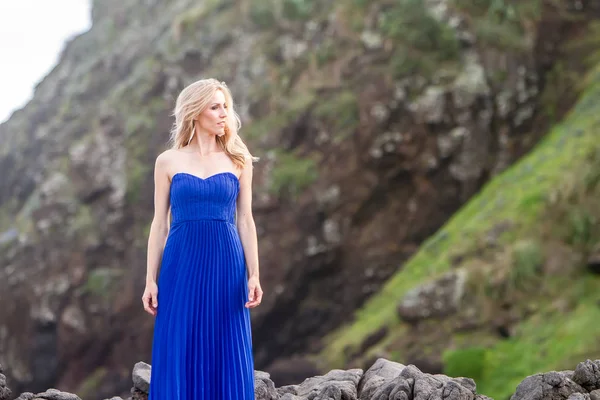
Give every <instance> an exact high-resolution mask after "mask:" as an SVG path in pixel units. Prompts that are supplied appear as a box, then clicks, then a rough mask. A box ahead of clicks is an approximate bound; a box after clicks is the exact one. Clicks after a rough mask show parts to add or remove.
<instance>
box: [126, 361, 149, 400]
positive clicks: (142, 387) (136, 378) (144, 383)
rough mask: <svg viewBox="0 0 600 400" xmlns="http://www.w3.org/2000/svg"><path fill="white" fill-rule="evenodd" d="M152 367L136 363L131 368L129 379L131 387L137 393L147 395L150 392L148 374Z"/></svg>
mask: <svg viewBox="0 0 600 400" xmlns="http://www.w3.org/2000/svg"><path fill="white" fill-rule="evenodd" d="M151 371H152V367H151V366H150V365H149V364H146V363H145V362H142V361H140V362H138V363H136V364H135V366H134V367H133V373H132V374H131V377H132V379H133V387H134V388H135V389H138V390H139V391H141V392H143V393H146V394H148V392H149V390H150V373H151Z"/></svg>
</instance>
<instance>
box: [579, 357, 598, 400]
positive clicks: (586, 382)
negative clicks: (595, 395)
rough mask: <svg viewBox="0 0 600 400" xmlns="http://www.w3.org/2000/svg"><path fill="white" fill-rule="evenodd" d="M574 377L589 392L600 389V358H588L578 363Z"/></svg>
mask: <svg viewBox="0 0 600 400" xmlns="http://www.w3.org/2000/svg"><path fill="white" fill-rule="evenodd" d="M572 379H573V382H575V383H577V384H579V385H581V386H583V387H584V388H585V389H586V390H587V391H588V392H591V391H594V390H598V389H600V360H596V361H592V360H586V361H584V362H580V363H579V364H577V368H575V372H574V373H573V378H572Z"/></svg>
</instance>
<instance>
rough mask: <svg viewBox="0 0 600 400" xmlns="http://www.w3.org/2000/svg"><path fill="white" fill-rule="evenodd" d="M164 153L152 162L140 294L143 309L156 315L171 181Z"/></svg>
mask: <svg viewBox="0 0 600 400" xmlns="http://www.w3.org/2000/svg"><path fill="white" fill-rule="evenodd" d="M166 164H167V160H166V154H165V153H161V154H160V155H159V156H158V157H157V158H156V162H155V164H154V217H153V218H152V223H151V224H150V234H149V236H148V254H147V269H146V289H145V290H144V295H143V296H142V302H143V303H144V309H145V310H146V311H147V312H148V313H150V314H152V315H156V308H157V307H158V288H157V284H156V282H157V279H158V269H159V266H160V261H161V258H162V255H163V250H164V247H165V242H166V240H167V235H168V234H169V226H168V220H167V218H168V211H169V188H170V185H171V182H170V181H169V175H168V173H167V166H166Z"/></svg>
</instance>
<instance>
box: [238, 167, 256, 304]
mask: <svg viewBox="0 0 600 400" xmlns="http://www.w3.org/2000/svg"><path fill="white" fill-rule="evenodd" d="M252 173H253V166H252V159H250V158H248V159H247V160H246V165H245V166H244V168H243V170H242V174H241V175H240V192H239V194H238V200H237V221H236V223H237V229H238V232H239V234H240V239H241V241H242V247H243V248H244V255H245V258H246V265H247V272H248V299H249V301H248V302H247V303H246V307H248V308H252V307H256V306H257V305H259V304H260V302H261V300H262V295H263V292H262V288H261V287H260V278H259V268H258V239H257V235H256V225H255V224H254V217H253V216H252Z"/></svg>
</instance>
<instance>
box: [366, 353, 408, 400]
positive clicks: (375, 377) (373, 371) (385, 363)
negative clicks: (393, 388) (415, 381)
mask: <svg viewBox="0 0 600 400" xmlns="http://www.w3.org/2000/svg"><path fill="white" fill-rule="evenodd" d="M404 368H405V366H404V365H403V364H400V363H397V362H394V361H389V360H386V359H385V358H379V359H377V360H376V361H375V362H374V363H373V365H372V366H371V368H369V369H368V370H367V371H366V372H365V373H364V375H363V377H362V379H361V380H360V382H359V384H358V398H359V399H360V400H366V399H371V398H378V397H377V396H374V394H375V393H376V392H378V391H379V392H380V390H379V389H381V387H382V386H383V385H386V384H388V383H390V382H392V381H393V380H394V379H395V378H396V377H398V376H399V375H400V372H402V370H403V369H404Z"/></svg>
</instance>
